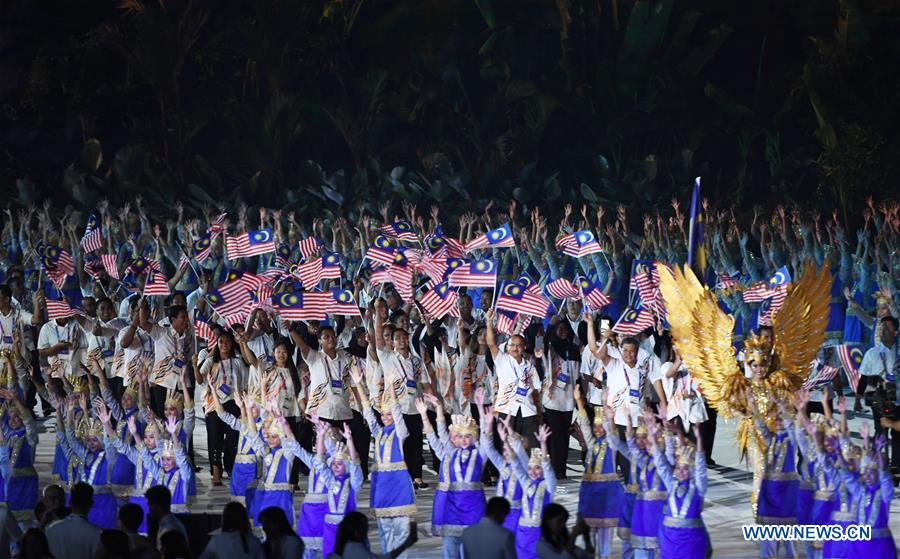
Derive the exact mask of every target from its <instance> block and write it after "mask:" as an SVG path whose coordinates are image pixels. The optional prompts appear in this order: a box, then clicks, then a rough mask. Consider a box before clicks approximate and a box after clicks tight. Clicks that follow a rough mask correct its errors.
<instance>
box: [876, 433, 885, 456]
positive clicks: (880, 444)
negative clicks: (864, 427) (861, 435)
mask: <svg viewBox="0 0 900 559" xmlns="http://www.w3.org/2000/svg"><path fill="white" fill-rule="evenodd" d="M887 442H888V441H887V437H886V436H885V435H884V433H882V434H880V435H878V436H877V437H875V450H877V451H878V452H879V453H881V451H882V450H884V447H885V446H887Z"/></svg>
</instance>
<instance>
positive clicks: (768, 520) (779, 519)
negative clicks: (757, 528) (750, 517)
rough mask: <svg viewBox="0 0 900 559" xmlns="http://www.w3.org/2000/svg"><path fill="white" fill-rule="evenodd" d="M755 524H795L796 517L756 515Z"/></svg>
mask: <svg viewBox="0 0 900 559" xmlns="http://www.w3.org/2000/svg"><path fill="white" fill-rule="evenodd" d="M756 523H757V524H766V525H768V524H796V523H797V519H796V518H794V517H793V516H760V515H758V514H757V515H756Z"/></svg>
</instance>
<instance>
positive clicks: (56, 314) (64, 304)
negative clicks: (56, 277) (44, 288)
mask: <svg viewBox="0 0 900 559" xmlns="http://www.w3.org/2000/svg"><path fill="white" fill-rule="evenodd" d="M45 303H46V305H47V318H48V319H49V320H56V319H57V318H69V317H71V316H75V311H74V310H72V307H71V306H69V302H68V301H66V300H65V299H50V298H48V299H46V300H45Z"/></svg>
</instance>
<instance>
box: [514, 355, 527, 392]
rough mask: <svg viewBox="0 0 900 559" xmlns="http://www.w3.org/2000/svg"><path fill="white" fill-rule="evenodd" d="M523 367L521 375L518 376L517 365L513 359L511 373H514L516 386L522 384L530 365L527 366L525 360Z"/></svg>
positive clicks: (525, 379)
mask: <svg viewBox="0 0 900 559" xmlns="http://www.w3.org/2000/svg"><path fill="white" fill-rule="evenodd" d="M524 364H525V367H523V368H522V376H521V377H520V376H519V367H518V364H517V363H516V362H515V360H513V374H514V375H516V386H518V385H520V384H524V381H527V380H528V370H529V369H530V367H529V366H528V362H527V361H525V363H524Z"/></svg>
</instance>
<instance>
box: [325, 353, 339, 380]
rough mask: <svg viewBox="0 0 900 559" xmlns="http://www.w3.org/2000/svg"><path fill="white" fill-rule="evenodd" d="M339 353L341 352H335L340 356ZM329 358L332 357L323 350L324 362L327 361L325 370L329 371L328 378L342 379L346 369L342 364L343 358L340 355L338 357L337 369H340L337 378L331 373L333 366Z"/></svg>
mask: <svg viewBox="0 0 900 559" xmlns="http://www.w3.org/2000/svg"><path fill="white" fill-rule="evenodd" d="M338 355H339V354H337V353H335V356H338ZM329 359H330V357H328V355H326V354H325V352H324V351H323V352H322V362H323V363H325V372H326V373H328V378H329V379H330V380H341V379H342V378H343V371H344V369H343V366H342V365H341V358H340V357H338V358H337V370H338V376H337V378H335V377H334V375H332V374H331V366H330V365H329V364H328V360H329Z"/></svg>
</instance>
